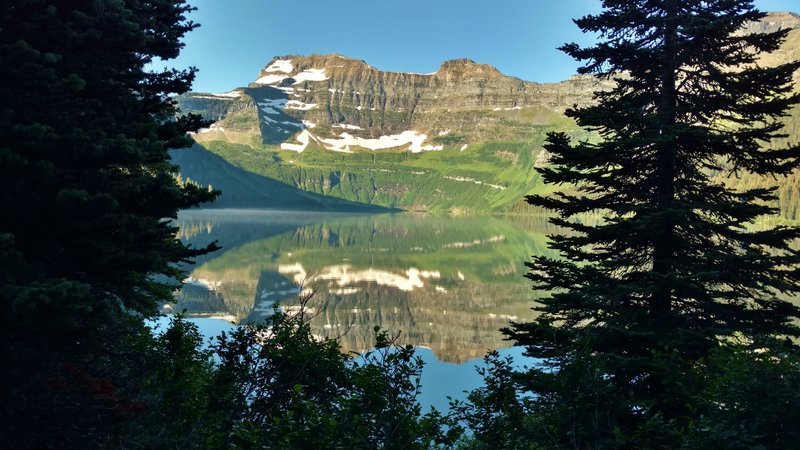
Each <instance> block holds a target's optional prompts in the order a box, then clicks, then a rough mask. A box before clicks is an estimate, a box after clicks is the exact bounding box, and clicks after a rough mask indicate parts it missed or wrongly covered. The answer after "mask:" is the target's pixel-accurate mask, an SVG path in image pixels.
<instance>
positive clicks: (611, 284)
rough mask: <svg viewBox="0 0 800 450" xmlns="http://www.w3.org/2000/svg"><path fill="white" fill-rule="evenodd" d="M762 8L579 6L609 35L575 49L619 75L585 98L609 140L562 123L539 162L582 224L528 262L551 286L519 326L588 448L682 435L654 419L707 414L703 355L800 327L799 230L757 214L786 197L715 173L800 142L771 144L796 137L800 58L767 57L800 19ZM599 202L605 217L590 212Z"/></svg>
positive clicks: (757, 166)
mask: <svg viewBox="0 0 800 450" xmlns="http://www.w3.org/2000/svg"><path fill="white" fill-rule="evenodd" d="M763 17H764V14H763V13H761V12H759V11H757V10H755V9H754V8H753V6H752V2H751V1H747V0H718V1H699V0H680V1H678V0H657V1H656V0H624V1H623V0H605V1H603V11H602V12H601V13H599V14H597V15H590V16H586V17H583V18H581V19H579V20H576V23H577V25H578V26H579V27H580V28H581V29H582V30H584V31H585V32H590V33H599V35H600V39H599V43H598V44H597V45H595V46H592V47H588V48H581V47H579V46H578V45H576V44H568V45H565V46H563V47H562V50H563V51H565V52H566V53H567V54H569V55H571V56H573V57H574V58H576V59H578V60H582V61H585V62H586V63H585V65H584V66H583V67H582V68H581V69H580V72H581V73H584V74H588V73H592V74H596V75H597V76H598V77H611V78H613V79H614V80H615V81H616V87H615V88H613V89H612V90H610V91H606V92H598V93H597V94H596V100H597V103H596V105H593V106H585V107H579V108H578V107H576V108H573V109H571V110H570V111H568V115H569V116H570V117H573V118H575V119H576V120H577V122H578V124H579V125H580V126H582V127H585V128H587V129H589V130H592V131H595V132H597V133H598V134H599V137H600V139H598V141H597V142H570V140H569V139H568V138H567V136H566V135H564V134H561V133H553V134H550V135H549V137H548V141H547V144H546V146H545V148H546V149H547V151H549V152H550V153H551V154H552V159H551V162H552V165H551V166H550V167H548V168H543V169H540V172H541V173H542V175H543V177H544V179H545V180H546V181H547V182H549V183H555V184H564V185H565V186H566V187H565V188H564V189H563V190H562V191H561V192H560V193H558V194H556V195H554V196H549V197H542V196H531V197H528V201H529V203H531V204H533V205H537V206H542V207H546V208H549V209H551V210H554V211H556V212H557V214H558V217H556V218H554V219H553V220H552V222H553V223H554V224H557V225H559V226H562V227H564V228H565V229H566V230H567V231H565V232H564V233H562V234H560V235H556V236H552V246H553V247H554V248H555V249H558V250H559V251H560V252H561V254H562V255H563V259H552V258H547V257H538V258H535V259H534V261H533V262H532V263H530V264H529V267H530V272H529V274H528V277H529V278H530V279H531V280H533V281H534V283H535V286H536V288H537V289H545V290H549V291H552V295H551V297H550V298H548V299H546V300H545V301H543V302H542V305H540V306H537V307H536V310H538V311H539V312H540V313H541V315H540V316H539V317H538V319H536V320H535V321H534V322H532V323H525V324H515V325H514V326H513V329H512V330H509V331H508V333H509V335H510V336H511V337H512V338H513V339H515V340H516V341H517V342H518V343H519V344H522V345H526V346H528V352H529V354H531V355H532V356H536V357H540V358H545V360H546V361H547V367H545V368H541V369H540V370H535V371H533V372H531V373H530V374H529V376H528V377H526V383H527V388H529V389H532V390H534V391H535V392H537V393H538V395H539V397H538V400H539V404H540V406H542V407H544V408H551V409H552V410H553V411H558V412H557V413H556V414H555V415H554V416H553V417H557V418H558V420H557V421H560V424H559V425H558V426H559V427H561V428H560V429H561V430H564V429H569V430H571V431H570V432H569V438H568V439H567V437H564V439H567V442H569V445H577V447H575V448H578V447H584V446H589V447H594V446H597V447H602V446H609V447H617V446H625V445H631V442H633V441H635V440H636V439H640V440H641V441H640V442H649V444H645V445H644V447H648V445H653V446H667V447H669V446H672V445H675V441H670V440H669V439H670V438H666V437H663V434H659V433H655V432H652V433H651V432H650V431H653V428H652V427H654V426H655V425H653V424H655V423H660V424H663V423H671V424H673V425H675V424H686V423H688V422H689V421H690V420H691V418H692V417H697V416H700V415H702V411H698V410H697V408H696V404H695V403H694V400H695V398H694V395H695V394H696V392H697V390H698V389H702V386H704V384H703V383H705V379H704V378H703V376H702V375H700V374H699V372H698V371H697V370H695V368H696V367H697V365H698V364H699V362H701V361H702V358H704V357H705V356H707V355H708V354H709V352H710V351H711V350H712V349H714V348H715V347H716V346H718V345H719V343H720V342H724V341H726V340H727V341H731V340H734V339H738V340H744V341H746V342H750V341H749V340H750V339H754V338H756V337H758V336H766V335H769V336H780V337H796V336H798V334H800V330H799V329H798V327H797V325H796V323H794V322H792V321H793V320H794V319H796V318H798V317H800V309H798V307H797V306H795V305H794V304H792V303H790V302H788V301H786V299H787V297H788V296H790V295H793V294H796V293H797V292H798V290H800V288H799V287H798V277H799V276H800V272H798V270H799V269H800V266H799V265H798V263H799V262H800V259H798V254H797V252H796V251H795V250H792V249H791V248H790V245H789V244H790V242H791V240H792V239H796V238H797V237H798V236H799V235H800V230H798V228H793V227H778V228H774V229H766V230H763V229H757V228H753V227H751V225H752V224H753V223H754V221H755V220H756V219H757V218H758V217H759V216H762V215H767V214H774V213H775V212H776V208H775V207H773V206H772V205H773V204H774V203H773V202H774V200H776V196H775V194H774V190H771V189H747V190H742V191H735V190H732V189H730V188H729V187H726V186H725V185H722V184H719V183H715V182H713V181H712V178H713V176H714V175H715V174H717V173H719V172H720V171H727V172H730V173H731V174H732V175H733V176H736V175H737V174H740V173H742V174H744V173H756V174H761V175H764V174H766V175H774V176H783V175H786V174H789V173H790V172H791V171H792V170H793V169H795V168H796V167H797V162H798V157H800V147H798V146H791V147H784V148H773V147H772V146H770V141H771V140H773V139H776V138H780V137H785V136H784V135H783V134H782V133H781V122H780V119H781V117H782V116H783V115H784V114H785V113H786V112H787V111H788V109H789V108H790V107H791V106H792V105H794V104H796V103H798V101H800V98H798V95H797V94H792V93H791V92H792V90H791V79H792V74H793V72H794V71H795V70H797V69H798V68H800V63H792V64H786V65H782V66H779V67H770V68H767V67H760V66H759V65H758V64H757V55H758V54H759V53H761V52H770V51H773V50H775V49H776V48H777V47H778V45H779V44H780V42H781V41H782V39H783V38H784V37H785V35H786V31H778V32H774V33H763V34H748V35H745V34H743V33H740V32H738V31H739V30H740V29H741V27H742V25H743V24H745V23H746V22H749V21H756V20H759V19H761V18H763ZM584 213H590V214H594V213H601V214H602V215H603V216H604V221H603V222H602V223H600V224H598V225H586V224H583V223H582V222H581V220H580V218H581V214H584ZM681 421H683V422H681ZM551 425H552V426H553V427H556V425H553V424H551ZM648 427H650V428H648ZM553 429H555V428H553ZM631 430H639V431H638V433H640V435H636V437H631V436H633V434H631V433H634V432H633V431H631ZM642 430H645V431H642ZM648 430H649V431H648ZM626 433H627V434H626ZM654 436H661V437H659V438H655V437H654ZM661 438H663V439H666V440H663V441H658V440H656V439H661ZM631 439H633V441H631ZM648 439H650V440H649V441H648ZM648 448H649V447H648Z"/></svg>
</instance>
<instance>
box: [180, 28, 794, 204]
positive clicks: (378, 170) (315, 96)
mask: <svg viewBox="0 0 800 450" xmlns="http://www.w3.org/2000/svg"><path fill="white" fill-rule="evenodd" d="M778 28H792V30H793V31H792V32H791V33H790V35H789V38H788V39H787V42H786V43H785V44H784V45H783V46H782V47H781V49H779V50H778V51H777V52H775V53H774V54H771V55H767V56H764V57H763V58H762V61H761V63H763V64H775V63H780V62H785V61H790V60H793V59H797V58H798V57H800V55H798V53H800V16H798V15H796V14H793V13H772V14H770V15H769V16H768V17H767V18H765V19H764V20H763V21H761V22H758V23H754V24H750V25H749V26H748V29H749V30H758V31H769V30H774V29H778ZM798 81H800V76H798ZM610 83H611V82H610V81H599V80H597V79H595V78H593V77H589V76H574V77H571V78H570V79H568V80H566V81H563V82H560V83H545V84H540V83H534V82H529V81H524V80H520V79H518V78H514V77H510V76H506V75H504V74H502V73H500V72H499V71H498V70H497V69H496V68H494V67H492V66H489V65H485V64H479V63H476V62H474V61H471V60H469V59H457V60H451V61H446V62H444V63H443V64H442V65H441V67H439V69H438V70H437V71H436V72H433V73H430V74H416V73H399V72H385V71H381V70H378V69H376V68H374V67H372V66H370V65H368V64H367V63H366V62H364V61H361V60H357V59H352V58H347V57H344V56H341V55H336V54H332V55H311V56H300V55H288V56H280V57H275V58H274V59H272V60H271V61H270V62H269V63H267V65H266V66H265V67H264V68H263V69H262V70H261V71H260V72H259V73H258V76H257V77H256V79H255V81H254V82H252V83H250V84H249V85H248V86H247V87H240V88H236V89H233V90H231V91H230V92H226V93H221V94H208V93H189V94H185V95H182V96H179V97H178V98H177V101H178V103H179V106H180V107H181V109H182V110H183V111H187V112H196V113H199V114H201V115H203V116H204V117H206V118H207V119H210V120H213V121H214V124H213V125H211V127H209V128H208V129H204V130H201V131H200V132H198V133H197V134H196V135H195V140H196V142H197V143H198V145H200V146H202V147H204V148H205V149H207V150H208V151H209V152H211V153H213V154H215V155H218V156H219V157H221V158H222V159H224V160H225V161H226V162H227V163H228V164H230V165H232V166H234V167H237V168H239V169H241V170H243V171H246V172H250V173H252V174H256V175H258V176H259V177H263V178H265V179H270V180H275V181H278V182H280V183H283V184H284V185H287V186H289V187H291V188H295V189H298V190H302V191H307V192H311V193H315V194H320V195H322V196H324V197H322V198H325V199H331V198H336V199H343V200H347V201H349V202H354V203H358V204H368V205H377V206H383V207H391V208H402V209H409V210H440V211H451V212H481V211H508V210H511V209H514V208H517V207H519V205H520V204H521V199H522V198H523V197H524V195H526V194H532V193H546V192H547V190H548V189H552V188H551V187H549V186H545V185H544V184H543V183H542V182H541V179H540V177H539V175H538V174H537V173H536V171H535V168H536V167H538V166H540V165H542V164H546V163H547V161H548V156H547V153H546V152H545V151H544V150H543V148H542V144H543V142H544V139H545V136H546V134H547V133H548V132H550V131H563V132H566V133H568V134H569V135H570V136H572V137H573V138H575V139H596V136H594V135H593V134H591V133H589V132H587V131H585V130H582V129H580V128H579V127H577V125H576V124H575V123H574V121H572V120H571V119H569V118H567V117H565V116H564V114H563V113H564V111H565V109H566V108H568V107H570V106H572V105H575V104H578V105H581V104H587V103H589V102H591V101H592V92H594V91H597V90H602V89H606V88H608V87H609V86H611V85H610ZM799 118H800V108H796V109H795V110H794V111H793V112H792V115H791V116H790V117H787V119H786V123H787V126H788V128H787V130H788V132H789V134H790V135H791V136H790V137H791V139H793V140H794V141H797V138H798V136H800V125H799V124H800V119H799ZM191 178H193V179H195V180H197V181H200V182H206V181H205V179H204V178H203V174H202V173H196V174H195V175H194V176H192V177H191ZM798 179H800V177H797V176H795V177H792V178H790V179H789V180H788V181H786V180H782V181H778V183H779V184H780V187H781V191H780V192H781V195H782V196H783V197H782V199H781V205H784V204H786V205H793V204H794V203H797V201H796V200H797V199H796V198H794V199H792V198H791V197H792V196H793V195H796V193H797V189H796V187H797V184H798V183H797V182H796V180H798ZM724 181H726V182H730V183H733V184H736V183H744V184H749V183H752V182H754V181H753V179H752V178H749V177H746V179H744V180H740V179H737V180H724ZM756 182H757V183H762V184H770V183H773V184H774V183H775V182H774V181H770V180H757V181H756ZM224 184H225V183H224V181H223V182H222V184H220V183H217V184H215V186H217V187H220V188H222V189H223V190H225V186H224ZM245 197H246V196H243V195H240V194H235V195H234V194H231V195H229V197H228V199H229V201H230V202H231V203H232V204H235V205H237V206H250V205H249V200H248V199H247V198H245ZM793 209H794V210H796V209H797V208H796V207H795V208H793ZM783 214H784V216H786V217H790V215H791V214H793V213H790V212H789V209H785V210H784V211H783ZM790 218H795V217H794V216H791V217H790Z"/></svg>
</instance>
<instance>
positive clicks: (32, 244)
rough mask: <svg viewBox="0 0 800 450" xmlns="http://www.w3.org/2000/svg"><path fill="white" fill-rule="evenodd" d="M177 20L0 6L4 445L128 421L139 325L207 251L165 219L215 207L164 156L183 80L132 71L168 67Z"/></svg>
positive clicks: (129, 12)
mask: <svg viewBox="0 0 800 450" xmlns="http://www.w3.org/2000/svg"><path fill="white" fill-rule="evenodd" d="M189 10H190V7H189V6H188V5H187V4H186V3H185V2H184V1H182V0H152V1H139V0H128V1H95V0H69V1H67V0H49V1H41V0H12V1H7V0H6V1H2V2H0V80H2V82H0V136H2V139H0V180H2V181H1V182H0V210H2V214H0V277H1V278H0V279H1V280H2V288H1V289H0V301H1V302H2V303H1V304H2V322H3V327H2V331H0V341H2V343H3V346H4V349H5V351H4V355H5V356H4V357H3V360H4V361H3V366H4V368H3V369H2V381H3V389H2V394H0V396H1V397H2V399H1V400H0V404H1V405H2V407H0V408H1V409H2V411H0V430H2V431H0V435H2V436H3V446H7V447H9V448H46V447H47V448H49V447H57V448H71V447H80V448H90V447H94V446H98V447H103V446H104V444H103V442H105V440H108V441H107V442H112V440H113V439H114V438H115V433H117V432H118V431H119V426H121V424H123V423H125V422H126V421H129V420H130V419H131V418H132V417H135V416H136V414H138V411H140V410H141V405H142V401H143V400H142V399H141V398H139V397H138V395H139V394H138V393H137V392H138V389H140V388H141V386H140V385H138V384H137V383H139V382H140V381H141V380H142V379H143V377H144V376H145V375H146V374H144V373H143V372H142V371H141V370H142V359H143V358H144V354H143V353H142V352H141V350H142V349H141V348H137V345H138V342H140V338H144V337H146V335H147V331H146V329H144V328H143V326H142V317H147V316H152V315H153V314H155V312H156V307H157V302H158V301H160V300H165V299H170V298H171V296H172V292H173V290H174V289H175V288H176V287H177V286H178V285H179V283H180V279H181V277H182V270H181V269H180V268H179V266H178V263H181V262H184V261H187V260H188V259H190V258H191V257H193V256H195V255H198V254H200V253H202V252H204V251H206V250H208V249H199V250H196V249H189V248H187V247H185V246H184V245H182V244H181V243H180V241H178V240H177V239H176V237H175V230H176V227H175V226H174V224H173V223H172V222H171V221H170V219H171V218H174V217H175V216H176V213H177V211H178V210H179V209H181V208H188V207H191V206H194V205H197V204H199V203H200V202H203V201H207V200H210V199H212V198H214V196H215V193H213V192H208V190H207V189H203V188H200V187H197V186H195V185H191V184H187V185H184V186H179V185H178V184H177V183H176V181H175V179H174V174H175V173H177V167H176V166H174V165H172V164H171V163H170V161H169V158H168V154H167V151H168V150H169V149H174V148H181V147H187V146H189V145H190V143H191V139H190V138H189V137H188V136H187V134H186V133H187V131H190V130H193V129H196V128H197V127H198V126H200V125H201V121H200V120H199V119H198V118H197V117H194V116H186V117H181V118H176V108H175V106H174V101H173V100H172V99H171V97H170V96H171V95H173V94H178V93H183V92H185V91H187V90H188V89H189V87H190V84H191V81H192V79H193V70H188V71H176V70H164V71H155V72H152V71H150V70H148V69H147V68H146V65H147V64H148V63H150V62H153V61H158V60H168V59H172V58H174V57H176V56H177V55H178V52H179V50H180V49H181V47H182V44H181V42H180V40H181V38H182V37H183V36H184V34H185V33H187V32H188V31H190V30H191V29H192V28H194V27H195V25H194V24H193V23H191V22H190V21H188V20H187V19H186V17H185V14H186V12H187V11H189ZM137 380H138V381H137ZM106 445H109V446H110V445H112V444H108V443H107V444H106Z"/></svg>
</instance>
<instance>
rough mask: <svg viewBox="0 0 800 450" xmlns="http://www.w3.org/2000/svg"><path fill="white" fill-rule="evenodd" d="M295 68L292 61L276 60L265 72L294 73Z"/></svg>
mask: <svg viewBox="0 0 800 450" xmlns="http://www.w3.org/2000/svg"><path fill="white" fill-rule="evenodd" d="M292 70H294V66H293V65H292V60H291V59H276V60H275V61H273V62H272V64H270V66H269V67H267V68H266V69H264V72H280V73H292Z"/></svg>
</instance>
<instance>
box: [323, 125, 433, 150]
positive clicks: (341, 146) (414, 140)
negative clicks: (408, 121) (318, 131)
mask: <svg viewBox="0 0 800 450" xmlns="http://www.w3.org/2000/svg"><path fill="white" fill-rule="evenodd" d="M427 138H428V136H427V135H425V134H419V133H417V132H416V131H413V130H408V131H403V132H402V133H400V134H393V135H390V136H381V137H379V138H377V139H372V138H362V137H356V136H353V135H351V134H348V133H342V134H340V135H339V137H338V138H326V139H322V142H323V144H325V148H327V149H328V150H333V151H335V152H347V153H349V152H351V150H350V147H351V146H355V147H362V148H366V149H370V150H372V151H375V150H385V149H390V148H397V147H402V146H405V145H409V148H408V150H409V151H411V153H420V152H424V151H439V150H442V149H444V146H442V145H423V143H424V142H425V139H427Z"/></svg>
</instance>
